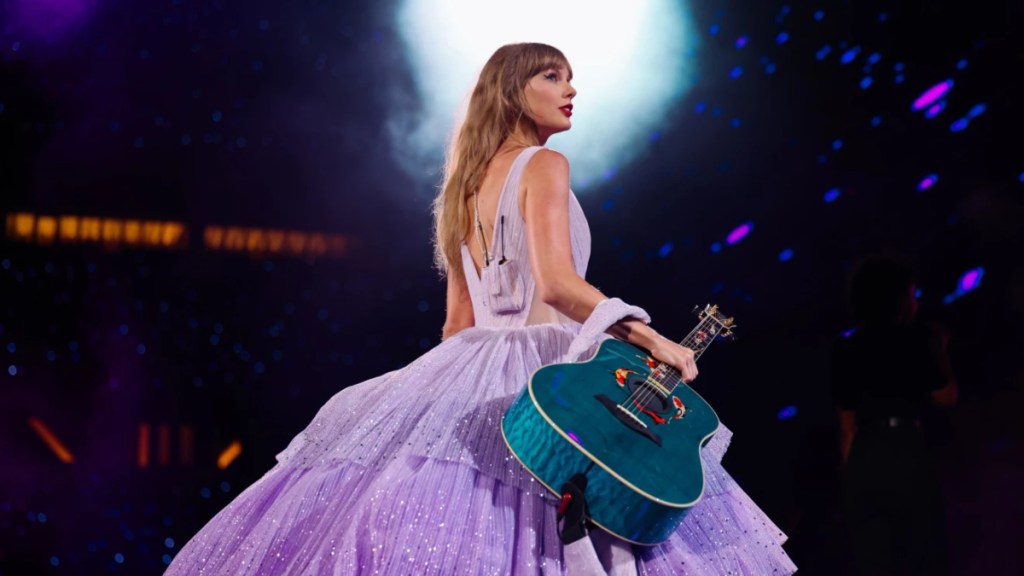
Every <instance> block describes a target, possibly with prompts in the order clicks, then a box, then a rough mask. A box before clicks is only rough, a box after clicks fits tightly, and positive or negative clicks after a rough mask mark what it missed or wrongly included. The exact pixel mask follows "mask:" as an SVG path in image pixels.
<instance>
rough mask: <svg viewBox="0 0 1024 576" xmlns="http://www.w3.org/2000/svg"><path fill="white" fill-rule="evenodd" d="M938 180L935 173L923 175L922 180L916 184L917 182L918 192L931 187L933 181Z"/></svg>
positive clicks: (933, 183)
mask: <svg viewBox="0 0 1024 576" xmlns="http://www.w3.org/2000/svg"><path fill="white" fill-rule="evenodd" d="M938 181H939V177H938V175H936V174H929V175H927V176H925V177H924V179H923V180H921V181H920V182H918V184H917V191H918V192H924V191H925V190H927V189H929V188H931V187H932V186H934V185H935V183H936V182H938Z"/></svg>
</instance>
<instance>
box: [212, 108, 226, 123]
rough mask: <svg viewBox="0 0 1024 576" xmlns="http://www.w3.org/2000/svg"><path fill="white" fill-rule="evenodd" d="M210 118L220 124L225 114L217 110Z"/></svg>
mask: <svg viewBox="0 0 1024 576" xmlns="http://www.w3.org/2000/svg"><path fill="white" fill-rule="evenodd" d="M210 117H211V118H212V119H213V121H214V122H220V120H221V118H223V117H224V114H222V113H221V111H220V110H215V111H214V112H213V114H211V115H210Z"/></svg>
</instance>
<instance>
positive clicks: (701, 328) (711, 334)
mask: <svg viewBox="0 0 1024 576" xmlns="http://www.w3.org/2000/svg"><path fill="white" fill-rule="evenodd" d="M699 316H700V322H698V323H697V326H695V327H694V328H693V330H691V331H690V333H689V334H687V335H686V338H683V339H682V341H680V342H679V345H680V346H685V347H686V348H689V349H690V350H693V357H694V359H695V360H699V359H700V357H701V356H702V355H703V354H704V352H705V351H706V350H707V349H708V348H709V347H710V346H711V343H712V342H714V341H715V339H716V338H717V337H718V336H724V337H731V336H732V329H733V328H734V324H733V319H732V318H725V317H724V316H722V314H721V313H720V312H718V307H717V306H706V307H705V308H704V309H703V310H702V311H700V313H699ZM655 371H656V372H659V373H660V374H661V375H662V377H663V378H664V380H662V382H663V383H664V384H667V385H669V386H668V387H669V388H670V389H674V388H675V386H677V385H678V384H679V382H680V374H679V371H678V370H676V368H675V367H674V366H670V365H668V364H665V363H664V362H661V363H659V364H658V365H657V366H655Z"/></svg>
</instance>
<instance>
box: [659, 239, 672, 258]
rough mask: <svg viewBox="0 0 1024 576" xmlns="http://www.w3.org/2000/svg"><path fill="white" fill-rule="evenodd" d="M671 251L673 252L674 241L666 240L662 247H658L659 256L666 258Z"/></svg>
mask: <svg viewBox="0 0 1024 576" xmlns="http://www.w3.org/2000/svg"><path fill="white" fill-rule="evenodd" d="M670 252H672V243H671V242H665V243H664V244H662V245H661V248H659V249H658V256H661V257H662V258H664V257H665V256H668V255H669V253H670Z"/></svg>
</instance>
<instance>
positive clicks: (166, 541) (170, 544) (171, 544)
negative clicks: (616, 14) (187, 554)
mask: <svg viewBox="0 0 1024 576" xmlns="http://www.w3.org/2000/svg"><path fill="white" fill-rule="evenodd" d="M164 546H166V547H168V548H174V538H164Z"/></svg>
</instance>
